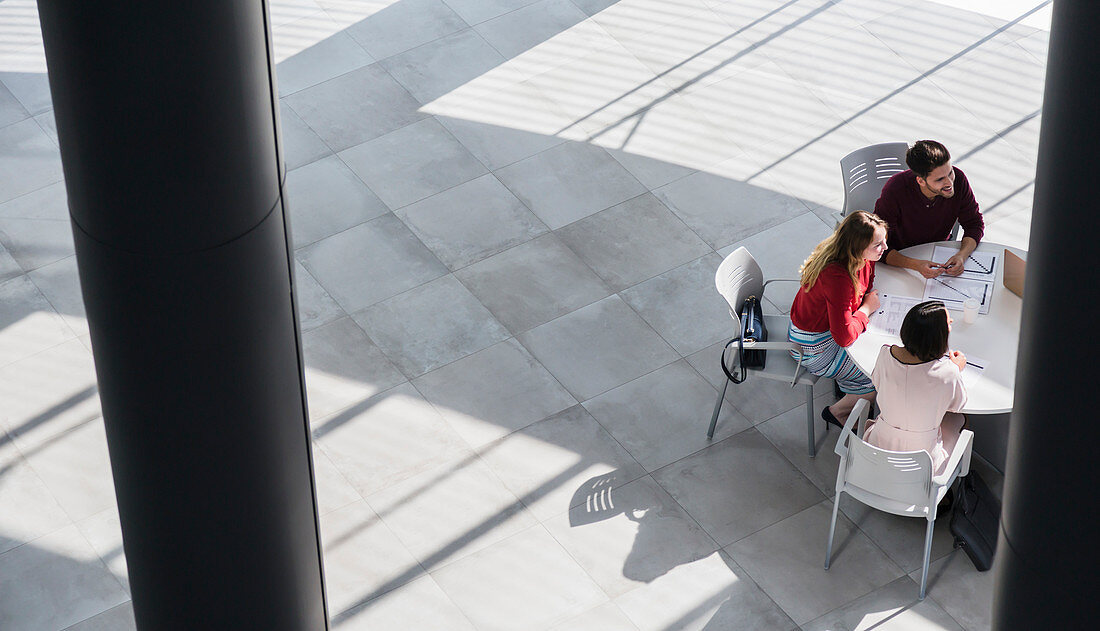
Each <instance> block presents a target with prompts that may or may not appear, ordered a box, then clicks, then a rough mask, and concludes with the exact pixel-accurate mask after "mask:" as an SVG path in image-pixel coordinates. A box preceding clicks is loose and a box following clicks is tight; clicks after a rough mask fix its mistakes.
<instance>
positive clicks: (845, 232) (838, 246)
mask: <svg viewBox="0 0 1100 631" xmlns="http://www.w3.org/2000/svg"><path fill="white" fill-rule="evenodd" d="M879 227H881V228H882V229H883V230H885V229H886V228H887V225H886V222H885V221H884V220H883V219H882V217H879V216H878V215H873V214H871V213H869V212H867V211H865V210H857V211H855V212H853V213H852V214H850V215H848V216H847V217H845V218H844V221H842V222H841V223H840V225H839V226H837V228H836V230H834V231H833V234H832V235H830V236H829V237H828V238H827V239H825V240H824V241H822V242H821V243H818V244H817V247H816V248H814V251H813V252H811V253H810V256H809V258H807V259H806V261H805V262H804V263H802V268H801V269H800V270H799V275H800V282H801V284H802V287H803V289H806V290H809V289H810V288H811V287H813V286H814V283H816V282H817V277H818V276H820V275H821V271H822V270H823V269H825V267H826V266H827V265H829V264H830V263H840V264H841V265H843V266H844V268H845V269H846V270H848V276H849V277H851V279H852V286H853V287H855V288H856V290H857V291H858V290H859V280H858V277H857V274H858V273H859V270H860V268H861V267H863V252H864V251H865V250H866V249H867V248H868V247H869V246H870V245H871V241H873V240H874V238H875V229H876V228H879Z"/></svg>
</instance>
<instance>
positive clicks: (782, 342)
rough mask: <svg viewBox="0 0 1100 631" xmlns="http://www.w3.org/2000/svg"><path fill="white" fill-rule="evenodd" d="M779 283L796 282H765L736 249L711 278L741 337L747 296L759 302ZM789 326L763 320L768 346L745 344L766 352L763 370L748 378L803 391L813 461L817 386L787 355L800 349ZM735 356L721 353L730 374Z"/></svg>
mask: <svg viewBox="0 0 1100 631" xmlns="http://www.w3.org/2000/svg"><path fill="white" fill-rule="evenodd" d="M778 281H787V282H795V283H797V282H798V279H794V278H776V279H772V280H769V281H767V282H764V273H763V272H762V271H761V270H760V265H758V264H757V262H756V259H754V258H752V255H751V254H749V251H748V250H746V249H745V248H743V247H741V248H737V249H736V250H734V251H733V252H731V253H730V255H729V256H727V257H726V258H725V260H723V261H722V264H721V265H719V266H718V271H717V272H715V274H714V285H715V287H716V288H717V289H718V293H720V294H722V297H723V298H725V299H726V304H727V305H728V306H729V312H730V317H731V318H733V324H734V331H735V332H736V333H738V334H740V332H741V318H740V311H741V305H742V304H744V302H745V299H746V298H748V297H749V296H756V297H757V298H761V299H762V298H763V297H764V289H765V288H766V287H767V286H768V285H769V284H771V283H774V282H778ZM790 323H791V320H790V318H789V317H787V316H785V315H765V316H764V326H766V327H767V328H768V336H769V337H770V338H771V340H770V341H767V342H746V343H745V345H744V346H745V348H746V349H753V350H764V351H766V352H767V360H766V361H765V362H764V368H763V369H754V368H750V369H748V374H749V375H753V376H757V377H763V378H765V379H772V380H775V381H784V382H787V383H789V384H791V387H792V388H793V387H795V386H802V387H804V388H805V389H806V432H807V435H808V443H809V450H810V457H811V458H812V457H813V456H814V455H815V454H816V452H817V448H816V445H815V444H814V384H815V383H817V375H813V374H810V373H808V372H806V371H805V370H803V369H802V360H801V359H799V360H798V361H795V360H794V359H793V358H791V355H790V351H792V350H794V351H799V350H801V348H800V347H799V346H798V345H797V344H794V343H792V342H790V341H788V340H787V327H788V325H790ZM736 355H737V350H736V348H734V349H733V351H732V352H731V353H730V358H729V359H728V360H727V357H726V352H725V350H723V352H722V362H728V363H726V366H727V367H729V368H730V372H733V371H734V370H736V369H737V368H738V367H739V366H740V358H738V357H737V356H736ZM727 386H729V379H726V380H725V383H723V384H722V391H721V392H719V393H718V401H717V402H716V403H715V404H714V414H713V415H712V416H711V418H710V428H709V429H708V430H707V438H713V437H714V427H715V425H717V423H718V413H719V412H721V411H722V401H724V400H725V396H726V387H727Z"/></svg>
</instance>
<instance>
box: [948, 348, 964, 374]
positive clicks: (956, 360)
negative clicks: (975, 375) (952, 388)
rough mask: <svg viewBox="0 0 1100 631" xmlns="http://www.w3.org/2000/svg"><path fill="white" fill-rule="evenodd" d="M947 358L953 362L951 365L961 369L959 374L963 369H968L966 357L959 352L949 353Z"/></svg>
mask: <svg viewBox="0 0 1100 631" xmlns="http://www.w3.org/2000/svg"><path fill="white" fill-rule="evenodd" d="M947 357H948V359H950V360H951V363H953V364H955V365H956V366H958V367H959V372H962V369H963V368H966V355H963V354H962V353H960V352H959V351H948V352H947Z"/></svg>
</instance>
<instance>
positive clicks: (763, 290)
mask: <svg viewBox="0 0 1100 631" xmlns="http://www.w3.org/2000/svg"><path fill="white" fill-rule="evenodd" d="M801 282H802V281H801V280H800V279H798V278H773V279H771V280H766V281H764V284H763V285H762V286H761V287H760V297H761V298H763V297H764V294H766V293H767V292H768V285H770V284H772V283H801Z"/></svg>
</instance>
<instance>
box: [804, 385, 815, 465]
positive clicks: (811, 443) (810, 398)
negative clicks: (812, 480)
mask: <svg viewBox="0 0 1100 631" xmlns="http://www.w3.org/2000/svg"><path fill="white" fill-rule="evenodd" d="M806 441H807V444H808V447H809V451H810V457H811V458H813V457H816V456H817V441H816V440H814V387H813V386H806Z"/></svg>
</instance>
